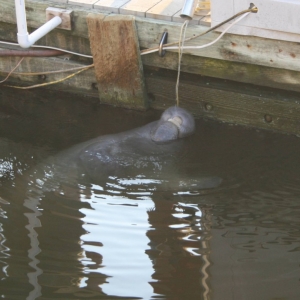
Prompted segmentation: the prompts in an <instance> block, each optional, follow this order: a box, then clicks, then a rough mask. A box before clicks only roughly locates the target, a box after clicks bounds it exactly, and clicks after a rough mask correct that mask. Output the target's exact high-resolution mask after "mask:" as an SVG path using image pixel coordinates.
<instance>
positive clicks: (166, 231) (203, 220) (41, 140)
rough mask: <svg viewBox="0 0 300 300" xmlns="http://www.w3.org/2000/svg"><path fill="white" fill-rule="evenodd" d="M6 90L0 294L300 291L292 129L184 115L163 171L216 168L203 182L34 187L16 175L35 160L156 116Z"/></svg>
mask: <svg viewBox="0 0 300 300" xmlns="http://www.w3.org/2000/svg"><path fill="white" fill-rule="evenodd" d="M5 92H6V94H5V95H6V96H5V95H4V94H2V95H0V96H1V100H0V101H1V103H0V125H1V128H0V134H1V136H0V177H1V187H0V197H1V198H0V296H1V297H2V298H4V299H174V300H175V299H213V300H227V299H228V300H231V299H238V300H242V299H246V300H248V299H249V300H253V299H255V300H279V299H280V300H285V299H299V295H300V282H299V280H300V270H299V263H300V231H299V230H300V175H299V174H300V155H299V150H300V139H299V138H297V137H294V136H284V135H280V134H275V133H271V132H266V131H257V130H254V129H245V128H241V127H237V126H228V125H224V124H217V123H214V122H206V121H202V120H197V130H196V133H195V134H194V135H193V136H192V137H190V138H188V139H186V140H185V141H184V145H183V149H182V151H181V152H180V156H179V157H177V158H176V159H174V161H173V162H172V168H171V169H170V170H171V171H169V172H170V173H172V174H171V175H172V178H174V177H176V178H179V179H180V181H182V182H184V183H189V182H192V181H191V180H192V179H197V180H199V179H201V178H202V177H205V176H218V177H221V178H222V179H223V182H222V184H221V185H220V186H219V187H217V188H215V189H207V190H199V189H197V188H193V186H192V184H191V185H190V187H189V188H180V187H178V186H177V187H176V186H170V187H169V188H166V189H162V190H155V189H154V188H153V180H154V179H153V176H152V175H153V174H151V173H149V174H148V176H147V177H145V176H135V177H132V176H131V177H128V176H127V177H126V176H125V177H124V174H122V177H118V176H113V177H110V178H109V179H108V180H107V181H106V182H103V183H102V184H99V185H95V184H88V183H86V182H85V183H84V184H83V183H73V184H70V185H67V186H64V187H63V188H61V187H59V188H57V190H53V191H52V190H46V191H45V190H43V189H42V190H41V193H38V192H35V194H34V193H31V192H30V190H31V189H33V190H34V188H32V187H33V186H38V185H39V182H32V181H31V180H30V179H29V178H30V177H29V175H28V174H30V172H31V171H30V170H32V169H34V168H35V166H36V165H38V164H41V163H43V161H45V160H46V159H47V157H49V156H52V155H55V154H56V153H57V152H59V151H60V150H62V149H64V148H67V147H70V146H71V145H73V144H77V143H79V142H81V141H84V140H88V139H90V138H93V137H95V136H97V135H103V134H107V133H116V132H121V131H124V130H127V129H130V128H134V127H137V126H141V125H144V124H146V123H148V122H150V121H152V120H155V119H157V118H158V117H159V114H160V113H157V112H152V111H150V112H147V113H142V112H132V111H128V110H122V109H117V108H112V107H107V106H97V105H96V103H94V101H92V100H91V101H90V100H87V99H83V101H85V102H83V101H82V99H81V98H79V97H78V98H74V97H67V96H66V95H65V94H59V95H57V94H53V93H50V92H44V93H40V94H39V95H38V96H36V95H35V94H34V93H33V92H26V94H18V93H17V92H15V91H13V92H12V91H10V90H7V91H5ZM10 93H11V95H10ZM7 95H9V96H7ZM12 96H15V97H19V100H20V101H19V102H18V101H13V102H12V103H9V100H10V97H12ZM25 96H26V99H25V98H24V99H23V97H25ZM28 99H29V100H28ZM7 107H8V108H7ZM24 109H25V110H26V114H25V113H24ZM70 176H72V174H70ZM160 176H161V177H160ZM163 176H168V174H165V173H161V174H160V173H158V177H157V176H156V177H155V178H156V180H159V179H162V177H163ZM28 195H31V196H28Z"/></svg>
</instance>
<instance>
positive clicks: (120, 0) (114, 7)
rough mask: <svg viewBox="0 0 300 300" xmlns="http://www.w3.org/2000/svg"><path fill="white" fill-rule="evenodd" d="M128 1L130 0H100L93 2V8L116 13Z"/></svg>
mask: <svg viewBox="0 0 300 300" xmlns="http://www.w3.org/2000/svg"><path fill="white" fill-rule="evenodd" d="M129 1H130V0H100V1H98V2H96V3H95V4H94V8H98V9H101V10H104V11H107V12H112V13H116V14H118V13H120V7H121V6H123V5H124V4H126V3H128V2H129Z"/></svg>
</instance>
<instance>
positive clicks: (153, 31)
mask: <svg viewBox="0 0 300 300" xmlns="http://www.w3.org/2000/svg"><path fill="white" fill-rule="evenodd" d="M136 22H137V26H138V33H139V40H140V46H141V47H143V48H151V47H157V45H158V43H159V37H160V35H161V33H162V32H163V31H164V30H165V29H166V28H167V29H168V32H169V37H168V40H169V42H170V43H172V42H177V41H178V37H179V33H180V26H181V24H175V23H168V22H166V21H160V20H152V19H140V18H138V19H137V21H136ZM169 24H171V25H169ZM205 30H207V27H204V26H200V25H199V26H197V25H191V26H188V28H187V31H186V37H192V36H194V35H197V34H199V33H201V32H203V31H205ZM218 36H219V34H218V33H215V32H211V33H209V34H207V35H204V36H202V37H200V38H198V39H195V40H192V41H189V42H186V43H185V45H186V46H188V45H190V46H197V45H203V44H207V43H210V42H211V41H212V40H214V39H216V38H217V37H218ZM184 52H185V53H188V54H191V55H195V56H202V57H209V58H216V59H222V60H227V61H235V62H241V63H248V64H255V65H261V66H269V67H274V68H281V69H289V70H294V71H300V63H298V60H299V57H300V47H299V46H298V44H297V43H293V42H282V41H280V42H278V41H276V40H268V39H264V38H259V37H252V36H239V35H231V34H228V35H225V36H223V38H222V39H221V40H220V41H218V42H217V43H216V44H214V45H212V46H210V47H208V48H204V49H199V50H184Z"/></svg>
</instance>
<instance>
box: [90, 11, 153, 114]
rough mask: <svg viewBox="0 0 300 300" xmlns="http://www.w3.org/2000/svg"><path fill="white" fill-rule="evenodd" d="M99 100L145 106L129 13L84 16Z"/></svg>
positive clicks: (141, 67) (142, 84)
mask: <svg viewBox="0 0 300 300" xmlns="http://www.w3.org/2000/svg"><path fill="white" fill-rule="evenodd" d="M87 23H88V28H89V35H90V43H91V50H92V54H93V58H94V65H95V74H96V79H97V82H98V88H99V96H100V102H102V103H107V104H112V105H117V106H123V107H127V108H135V109H145V108H146V107H147V97H146V92H145V85H144V77H143V66H142V61H141V56H140V51H139V44H138V39H137V34H136V28H135V19H134V17H133V16H121V15H111V16H106V15H102V14H89V15H88V16H87Z"/></svg>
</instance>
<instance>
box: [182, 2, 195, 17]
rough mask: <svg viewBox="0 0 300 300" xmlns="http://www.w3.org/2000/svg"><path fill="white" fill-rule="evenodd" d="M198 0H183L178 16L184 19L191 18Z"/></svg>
mask: <svg viewBox="0 0 300 300" xmlns="http://www.w3.org/2000/svg"><path fill="white" fill-rule="evenodd" d="M197 3H198V0H185V2H184V5H183V7H182V10H181V14H180V17H181V18H182V19H185V20H192V19H193V16H194V11H195V8H196V6H197Z"/></svg>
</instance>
